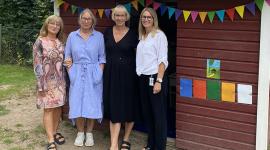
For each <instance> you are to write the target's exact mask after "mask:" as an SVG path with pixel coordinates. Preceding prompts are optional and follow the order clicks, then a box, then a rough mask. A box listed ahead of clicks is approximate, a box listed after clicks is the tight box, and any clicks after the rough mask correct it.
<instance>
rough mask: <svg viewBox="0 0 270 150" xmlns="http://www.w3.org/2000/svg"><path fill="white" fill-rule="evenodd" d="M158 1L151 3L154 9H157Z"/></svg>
mask: <svg viewBox="0 0 270 150" xmlns="http://www.w3.org/2000/svg"><path fill="white" fill-rule="evenodd" d="M160 5H161V4H160V3H157V2H154V4H153V8H154V9H155V10H157V9H158V8H159V7H160Z"/></svg>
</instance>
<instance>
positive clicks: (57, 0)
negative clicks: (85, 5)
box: [55, 0, 65, 8]
mask: <svg viewBox="0 0 270 150" xmlns="http://www.w3.org/2000/svg"><path fill="white" fill-rule="evenodd" d="M55 3H56V7H57V8H59V7H60V6H61V5H62V4H64V3H65V2H64V1H63V0H56V1H55Z"/></svg>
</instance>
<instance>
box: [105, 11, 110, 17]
mask: <svg viewBox="0 0 270 150" xmlns="http://www.w3.org/2000/svg"><path fill="white" fill-rule="evenodd" d="M110 14H111V9H105V15H106V16H107V18H110Z"/></svg>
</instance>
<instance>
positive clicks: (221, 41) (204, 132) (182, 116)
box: [176, 1, 260, 150]
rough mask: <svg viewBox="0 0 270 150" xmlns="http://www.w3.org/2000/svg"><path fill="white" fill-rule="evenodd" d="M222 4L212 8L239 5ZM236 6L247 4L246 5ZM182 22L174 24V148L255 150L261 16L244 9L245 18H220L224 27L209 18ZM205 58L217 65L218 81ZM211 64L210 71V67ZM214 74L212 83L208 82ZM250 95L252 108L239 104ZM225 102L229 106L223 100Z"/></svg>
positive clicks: (247, 99) (190, 5) (181, 20)
mask: <svg viewBox="0 0 270 150" xmlns="http://www.w3.org/2000/svg"><path fill="white" fill-rule="evenodd" d="M203 3H204V4H205V3H206V2H205V1H204V2H203ZM223 3H224V4H221V3H219V4H217V6H216V8H217V9H227V8H230V7H231V8H233V7H235V6H239V5H242V4H229V3H228V2H227V1H225V2H223ZM238 3H239V2H238ZM241 3H243V4H247V3H248V1H246V2H244V1H243V2H241ZM194 4H197V5H194ZM180 5H181V6H180ZM214 5H215V4H211V5H210V4H209V6H208V7H209V8H208V9H215V10H217V9H216V8H210V6H214ZM179 6H180V7H185V8H183V9H187V8H191V9H193V10H194V9H198V10H199V9H201V10H202V8H200V3H192V4H191V2H188V1H181V3H180V4H179ZM201 6H203V5H201ZM181 9H182V8H181ZM183 20H184V19H183V18H180V19H179V20H178V27H177V51H176V66H177V71H176V72H177V91H178V92H177V96H176V147H178V148H183V149H188V150H209V149H211V150H254V149H255V141H256V108H257V107H256V105H257V83H258V66H259V65H258V62H259V36H260V12H259V11H256V15H255V16H253V15H252V14H251V13H250V12H249V11H248V10H245V13H244V19H241V18H240V17H239V15H238V14H237V12H235V20H234V21H231V20H229V18H228V16H227V15H226V14H225V20H224V22H223V23H221V22H220V21H219V20H218V18H217V16H215V18H214V21H213V23H212V24H211V23H210V22H209V19H208V18H206V21H205V23H204V24H202V23H201V21H200V18H197V19H196V21H195V23H192V20H191V18H189V20H188V21H187V23H184V21H183ZM207 59H215V60H219V61H220V78H218V72H219V71H218V69H216V70H215V69H214V72H210V73H214V74H212V75H213V76H211V74H210V76H209V77H207ZM209 62H210V64H211V63H212V61H209ZM216 62H217V63H216V64H218V61H216ZM213 64H215V63H213ZM213 64H212V66H211V65H210V67H209V69H210V70H211V69H213V68H215V65H213ZM216 66H218V65H216ZM208 71H209V70H208ZM212 71H213V70H212ZM215 71H216V72H215ZM215 73H216V74H215ZM215 76H217V77H216V78H217V79H212V78H211V77H215ZM180 80H181V81H180ZM180 82H181V83H180ZM226 83H229V84H226ZM180 87H181V90H180ZM250 87H252V92H251V89H250ZM234 88H235V89H234ZM190 92H192V93H190ZM204 92H205V93H204ZM249 92H251V94H250V95H251V97H252V100H251V104H243V103H249V102H250V101H249V98H248V97H249ZM219 94H220V95H219ZM205 96H206V97H205ZM226 96H227V97H226ZM215 99H216V100H215ZM228 99H230V100H229V101H232V102H227V101H224V100H228ZM232 99H235V101H233V100H232Z"/></svg>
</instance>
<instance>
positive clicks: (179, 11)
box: [175, 9, 182, 20]
mask: <svg viewBox="0 0 270 150" xmlns="http://www.w3.org/2000/svg"><path fill="white" fill-rule="evenodd" d="M181 14H182V10H179V9H176V10H175V20H178V18H179V17H180V15H181Z"/></svg>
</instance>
